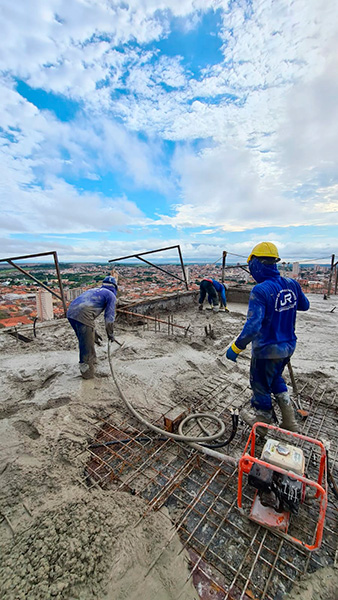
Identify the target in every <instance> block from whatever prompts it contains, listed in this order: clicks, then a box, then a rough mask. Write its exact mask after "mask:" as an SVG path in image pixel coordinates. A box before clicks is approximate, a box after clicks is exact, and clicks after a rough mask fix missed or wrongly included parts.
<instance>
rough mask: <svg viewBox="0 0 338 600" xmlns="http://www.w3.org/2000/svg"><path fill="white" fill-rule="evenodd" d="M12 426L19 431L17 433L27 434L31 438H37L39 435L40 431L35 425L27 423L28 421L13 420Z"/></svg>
mask: <svg viewBox="0 0 338 600" xmlns="http://www.w3.org/2000/svg"><path fill="white" fill-rule="evenodd" d="M14 428H15V429H16V430H17V431H19V433H22V434H23V435H27V436H28V437H30V438H31V439H32V440H37V439H38V438H39V437H40V433H39V432H38V430H37V428H36V427H35V425H33V424H32V423H29V421H15V423H14Z"/></svg>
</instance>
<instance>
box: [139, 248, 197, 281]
mask: <svg viewBox="0 0 338 600" xmlns="http://www.w3.org/2000/svg"><path fill="white" fill-rule="evenodd" d="M135 256H136V258H138V259H139V260H142V262H144V263H147V265H150V266H151V267H155V269H158V270H159V271H163V273H166V274H167V275H170V276H171V277H173V278H174V279H178V281H181V283H185V281H184V279H181V277H178V275H174V273H170V271H166V269H163V268H162V267H159V266H158V265H154V264H153V263H151V262H149V260H145V258H141V257H140V256H139V255H138V254H135Z"/></svg>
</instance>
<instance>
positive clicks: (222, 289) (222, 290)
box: [211, 279, 227, 306]
mask: <svg viewBox="0 0 338 600" xmlns="http://www.w3.org/2000/svg"><path fill="white" fill-rule="evenodd" d="M211 281H212V285H213V286H214V288H215V290H216V292H218V294H220V296H221V300H222V304H223V306H226V304H227V299H226V296H225V287H224V285H223V283H220V282H219V281H217V280H216V279H212V280H211Z"/></svg>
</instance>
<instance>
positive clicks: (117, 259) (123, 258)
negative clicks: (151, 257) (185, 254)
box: [108, 244, 178, 262]
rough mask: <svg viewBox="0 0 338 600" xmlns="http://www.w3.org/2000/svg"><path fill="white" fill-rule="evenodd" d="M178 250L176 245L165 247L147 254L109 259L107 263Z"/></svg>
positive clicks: (149, 251)
mask: <svg viewBox="0 0 338 600" xmlns="http://www.w3.org/2000/svg"><path fill="white" fill-rule="evenodd" d="M173 248H178V245H177V244H176V245H175V246H167V247H166V248H157V250H148V251H147V252H137V253H136V254H129V256H120V258H111V259H110V260H108V262H117V261H119V260H126V259H127V258H136V257H137V256H144V255H145V254H154V253H155V252H164V251H165V250H173Z"/></svg>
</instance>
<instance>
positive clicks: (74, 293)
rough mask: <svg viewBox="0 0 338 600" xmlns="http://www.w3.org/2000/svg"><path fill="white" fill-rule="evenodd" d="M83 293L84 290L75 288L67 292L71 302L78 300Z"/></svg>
mask: <svg viewBox="0 0 338 600" xmlns="http://www.w3.org/2000/svg"><path fill="white" fill-rule="evenodd" d="M82 292H83V288H73V289H70V290H67V291H66V298H67V300H68V301H69V302H72V300H75V298H78V297H79V296H80V295H81V294H82Z"/></svg>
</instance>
